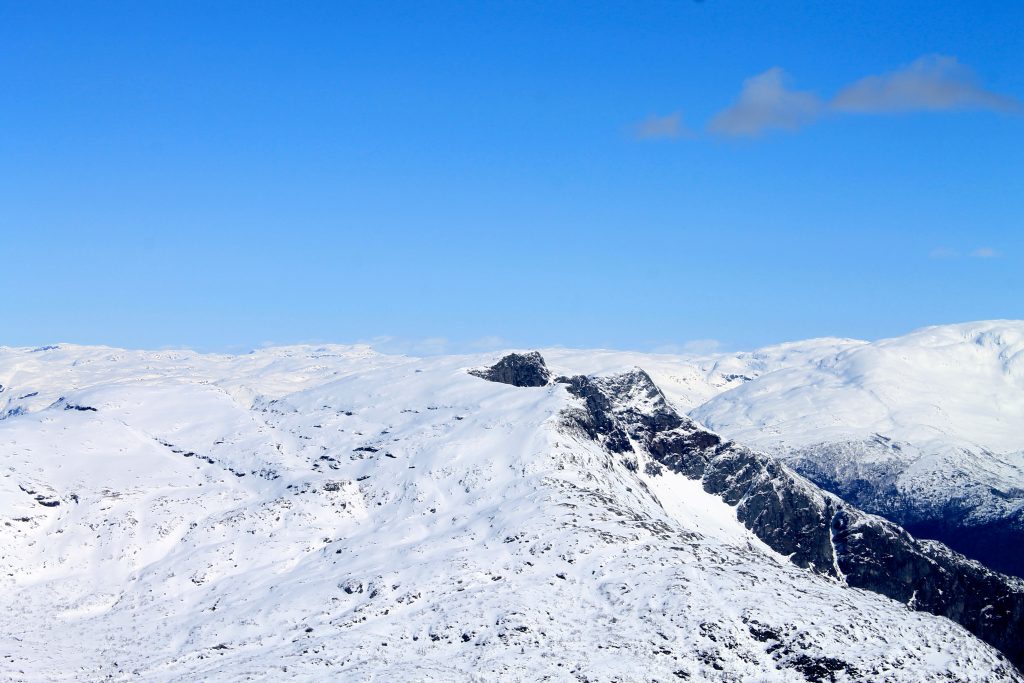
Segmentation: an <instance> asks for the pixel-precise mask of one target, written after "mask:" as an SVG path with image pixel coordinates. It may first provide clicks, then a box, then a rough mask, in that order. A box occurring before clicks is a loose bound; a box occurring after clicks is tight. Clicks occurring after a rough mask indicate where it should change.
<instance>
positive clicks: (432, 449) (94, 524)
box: [0, 345, 1024, 682]
mask: <svg viewBox="0 0 1024 683" xmlns="http://www.w3.org/2000/svg"><path fill="white" fill-rule="evenodd" d="M552 359H554V360H552ZM549 360H550V361H552V370H553V371H554V372H555V373H556V374H559V375H561V376H564V377H569V378H572V379H571V380H570V381H569V382H568V383H562V384H555V383H550V384H549V383H545V384H544V385H542V386H523V387H521V386H515V384H516V382H512V383H511V384H508V383H502V382H492V381H484V380H482V379H481V378H479V377H477V376H474V375H472V374H470V373H469V372H468V371H467V370H469V369H472V368H479V367H482V366H485V365H490V364H491V362H492V361H493V357H492V358H483V357H441V358H432V359H418V358H408V357H401V356H384V355H379V354H376V353H374V352H372V351H371V350H369V349H367V348H362V347H290V348H282V349H265V350H261V351H258V352H254V353H252V354H249V355H246V356H212V355H200V354H194V353H188V352H130V351H122V350H118V349H109V348H86V347H73V346H65V345H60V346H57V347H48V348H41V349H37V350H28V349H0V384H2V385H3V392H2V393H0V401H3V406H4V407H3V413H4V414H5V415H6V417H5V418H4V419H3V420H0V462H2V464H3V469H2V476H0V503H2V510H3V519H2V524H0V583H2V589H0V632H2V633H3V634H4V635H5V638H4V639H3V640H2V641H0V679H3V680H10V681H39V680H46V681H108V680H115V681H116V680H133V681H242V680H252V679H264V680H266V679H270V680H309V681H313V680H324V679H326V678H333V679H339V680H367V679H376V680H389V681H390V680H396V681H405V680H409V681H423V680H435V681H453V680H531V681H532V680H544V679H546V680H556V681H561V680H566V681H583V680H586V681H632V680H637V679H638V678H642V679H644V680H660V681H670V680H691V681H735V680H758V681H832V680H835V681H934V680H949V681H992V682H995V681H1020V680H1024V679H1022V678H1021V676H1020V675H1019V674H1018V672H1017V670H1016V669H1015V668H1014V666H1013V665H1012V664H1011V663H1010V662H1009V661H1008V660H1007V659H1006V658H1005V657H1004V656H1003V655H1001V654H1000V653H999V652H998V651H997V650H996V649H995V648H993V647H992V646H990V645H988V644H987V643H985V642H983V641H982V640H979V639H978V638H976V637H974V636H973V635H971V634H970V633H969V632H968V631H967V630H965V629H964V628H963V627H962V626H960V625H959V624H958V623H955V622H954V621H952V620H950V619H947V618H944V617H940V616H935V615H933V614H931V613H929V612H928V611H915V610H912V609H907V606H908V605H910V606H911V607H915V606H918V605H917V604H916V601H918V600H921V599H924V598H926V597H927V596H922V595H912V596H911V597H910V598H908V599H907V600H905V601H904V600H902V596H901V597H900V600H899V601H897V600H893V599H890V598H889V597H886V596H885V595H883V594H881V593H878V592H873V591H872V590H858V589H855V588H851V587H849V586H847V585H846V584H845V583H844V580H845V581H849V582H851V583H853V579H851V577H852V576H854V572H853V571H852V570H853V569H855V568H856V567H855V565H856V564H857V563H858V562H860V560H859V559H857V558H860V557H862V556H863V557H866V561H865V563H864V564H865V566H869V567H870V566H871V565H870V564H869V563H870V562H872V561H875V560H876V559H877V556H875V555H873V554H870V552H871V551H872V550H873V549H874V548H875V545H874V541H872V542H870V543H868V542H862V541H860V540H858V539H856V538H853V536H855V534H853V533H848V532H850V530H856V529H858V528H863V529H864V530H865V531H864V533H865V536H866V537H868V536H870V533H869V532H872V530H874V529H881V530H883V531H884V530H890V529H892V530H894V533H897V532H898V530H895V527H892V526H891V525H886V524H885V523H884V522H882V521H881V520H877V518H872V517H868V516H863V515H860V516H858V513H856V512H855V511H854V510H852V509H851V508H849V507H848V506H844V507H843V508H842V510H845V511H849V514H850V515H851V517H850V520H851V521H850V523H849V524H846V526H845V527H844V526H842V525H837V524H833V525H832V526H828V525H826V526H825V527H824V532H823V528H822V525H821V524H820V521H821V513H822V510H823V509H824V508H823V507H822V506H825V505H826V504H829V502H830V501H831V504H832V505H833V506H836V509H838V507H837V506H838V502H836V501H838V499H836V498H834V497H832V496H830V495H829V494H825V493H822V492H821V491H819V490H818V489H816V488H815V487H814V486H813V485H811V484H809V483H808V482H806V481H805V480H802V479H800V478H799V477H797V476H796V475H793V474H791V473H790V472H789V471H788V470H786V469H785V468H784V467H782V466H779V465H777V463H775V461H773V460H771V459H770V458H768V457H767V456H762V455H760V454H757V453H754V452H753V451H748V450H746V449H742V448H739V447H735V446H732V445H730V444H728V443H725V442H722V441H720V440H717V439H718V437H716V436H715V435H713V434H711V433H709V432H707V431H706V430H704V429H703V428H701V427H700V426H699V425H696V424H695V423H693V422H691V421H690V420H688V419H687V418H685V416H682V415H681V414H679V413H678V412H677V411H675V410H674V409H672V408H671V407H670V406H669V405H668V404H667V402H666V401H665V398H664V396H663V395H662V393H661V392H660V391H659V390H658V387H656V386H654V385H653V383H650V382H649V381H648V380H645V377H646V374H645V373H641V372H639V371H628V372H626V373H622V372H611V373H609V372H606V370H608V366H609V365H612V364H613V362H612V360H610V357H609V356H607V355H602V354H601V353H596V354H591V353H578V354H575V355H574V354H572V353H569V352H560V353H559V354H556V355H554V356H552V357H551V358H549ZM651 360H652V364H651V367H652V368H655V370H656V371H658V372H661V371H664V370H665V369H666V368H669V370H668V372H667V373H666V375H665V377H666V382H665V384H666V385H667V386H670V387H671V388H672V389H673V390H674V391H676V392H678V393H682V392H683V391H684V390H685V391H688V392H691V393H692V395H697V394H700V393H701V392H703V391H705V389H703V388H701V386H696V385H694V387H691V388H686V387H683V386H682V383H681V381H680V382H675V381H674V380H673V379H672V378H673V377H677V378H683V377H688V376H690V375H689V374H688V373H689V372H690V371H689V370H687V369H686V367H685V366H683V365H679V366H678V367H679V370H678V373H679V374H676V372H677V370H676V369H674V368H675V367H676V366H671V364H670V362H669V359H665V358H661V359H651ZM670 366H671V367H670ZM594 373H597V374H594ZM730 381H732V380H730ZM736 381H742V380H736ZM520 383H522V382H520ZM534 383H536V382H534ZM659 383H660V382H659ZM68 406H77V408H75V407H71V408H69V407H68ZM595 406H596V409H595ZM776 468H777V469H776ZM776 489H777V491H781V492H788V493H786V496H783V497H782V498H781V499H780V500H782V501H791V503H789V502H784V503H778V502H773V501H775V499H774V498H773V496H774V495H775V491H776ZM790 507H792V509H790ZM798 508H799V509H798ZM773 516H774V518H775V522H772V518H773ZM835 518H836V519H839V517H838V516H836V517H835ZM775 523H781V524H782V525H783V526H784V528H785V529H786V532H785V534H782V533H778V534H773V533H772V529H773V528H774V527H773V524H775ZM858 525H860V526H858ZM829 529H832V531H829ZM793 534H795V538H796V539H797V541H796V544H795V545H794V546H792V552H790V549H789V547H788V546H781V545H780V544H781V543H783V542H785V540H786V539H784V538H782V536H783V535H785V536H786V537H789V536H790V535H793ZM843 534H846V535H845V536H844V535H843ZM901 538H902V537H900V538H897V539H896V541H894V547H895V548H896V550H898V551H899V552H901V553H902V552H904V550H903V548H904V546H902V545H900V544H901V543H903V541H902V540H901ZM821 539H828V545H827V546H826V545H822V544H823V543H825V541H823V540H821ZM907 542H908V543H912V544H913V543H916V544H917V545H912V546H911V547H912V548H915V549H916V548H923V550H922V552H924V553H925V562H946V564H940V565H936V566H937V569H936V571H938V570H939V569H942V570H945V569H947V568H948V567H951V566H954V564H955V562H959V561H960V559H959V558H956V557H955V556H953V555H952V554H949V555H950V557H952V558H953V559H952V560H943V559H942V556H944V555H945V554H946V553H947V551H942V550H941V549H939V548H938V547H937V546H935V547H933V546H929V545H927V544H923V543H919V542H914V541H907ZM773 544H774V545H780V547H783V550H782V551H781V552H780V551H778V550H776V549H775V548H774V545H773ZM842 544H845V545H844V546H843V547H844V548H847V549H845V550H842V551H839V550H838V549H839V548H840V545H842ZM830 548H831V549H836V550H834V552H835V556H834V558H833V559H834V560H835V564H834V565H833V564H830V563H829V561H828V559H829V557H828V551H829V549H830ZM907 552H909V551H907ZM858 553H869V554H868V555H866V556H864V555H858ZM844 558H847V559H844ZM958 571H959V570H958ZM844 576H845V579H844V578H843V577H844ZM865 581H867V579H865ZM901 585H902V584H901ZM1003 597H1004V598H1006V599H1011V598H1012V594H1008V595H1006V596H1003ZM924 609H930V608H928V607H924ZM964 609H965V610H967V609H969V608H968V607H966V606H965V608H964ZM982 635H984V634H982Z"/></svg>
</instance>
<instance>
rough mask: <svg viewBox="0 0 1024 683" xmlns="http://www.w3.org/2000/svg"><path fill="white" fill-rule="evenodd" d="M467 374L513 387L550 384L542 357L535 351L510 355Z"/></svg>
mask: <svg viewBox="0 0 1024 683" xmlns="http://www.w3.org/2000/svg"><path fill="white" fill-rule="evenodd" d="M469 374H471V375H474V376H476V377H481V378H483V379H486V380H489V381H491V382H500V383H501V384H511V385H512V386H514V387H543V386H546V385H548V384H549V383H550V382H551V372H550V371H549V370H548V367H547V365H546V364H545V363H544V357H543V356H541V355H540V354H539V353H538V352H536V351H531V352H529V353H510V354H508V355H507V356H505V357H504V358H502V359H501V360H499V361H498V362H497V363H495V364H494V365H492V366H491V367H489V368H483V369H480V370H470V371H469Z"/></svg>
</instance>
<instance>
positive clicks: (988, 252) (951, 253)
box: [928, 247, 1000, 259]
mask: <svg viewBox="0 0 1024 683" xmlns="http://www.w3.org/2000/svg"><path fill="white" fill-rule="evenodd" d="M928 256H929V258H933V259H956V258H960V252H959V251H957V250H956V249H950V248H949V247H938V248H936V249H932V250H931V252H930V253H929V254H928ZM967 256H970V257H971V258H981V259H989V258H998V257H999V256H1000V253H999V252H998V251H996V250H995V249H993V248H992V247H978V248H977V249H974V250H973V251H970V252H968V253H967Z"/></svg>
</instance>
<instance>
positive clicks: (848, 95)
mask: <svg viewBox="0 0 1024 683" xmlns="http://www.w3.org/2000/svg"><path fill="white" fill-rule="evenodd" d="M830 106H831V108H832V109H834V110H836V111H840V112H848V113H855V114H886V113H895V112H906V111H946V110H956V109H988V110H992V111H1000V112H1007V111H1014V110H1017V109H1019V108H1020V102H1018V101H1017V100H1015V99H1013V98H1012V97H1007V96H1005V95H1000V94H999V93H995V92H992V91H991V90H987V89H985V88H984V87H983V86H982V85H981V83H980V82H979V79H978V77H977V75H976V74H975V73H974V72H973V71H972V70H971V69H970V68H968V67H967V66H965V65H963V64H961V63H960V62H958V61H957V59H956V57H948V56H944V55H925V56H924V57H920V58H918V59H916V60H914V61H913V62H911V63H910V64H908V65H907V66H904V67H903V68H900V69H897V70H895V71H891V72H889V73H885V74H881V75H876V76H867V77H865V78H862V79H860V80H859V81H856V82H854V83H852V84H850V85H848V86H847V87H845V88H843V89H842V90H841V91H840V92H839V94H838V95H836V97H835V99H833V100H832V102H831V105H830Z"/></svg>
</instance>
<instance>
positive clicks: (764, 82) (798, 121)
mask: <svg viewBox="0 0 1024 683" xmlns="http://www.w3.org/2000/svg"><path fill="white" fill-rule="evenodd" d="M787 80H788V79H787V76H786V73H785V72H784V71H783V70H782V69H781V68H779V67H777V66H776V67H773V68H771V69H768V70H767V71H765V72H764V73H762V74H758V75H757V76H753V77H751V78H748V79H747V80H745V81H744V82H743V88H742V90H741V91H740V96H739V98H738V99H737V100H736V102H735V104H733V105H732V106H730V107H728V108H727V109H724V110H722V111H721V112H719V113H718V114H716V115H715V117H714V118H713V119H711V123H710V124H708V130H710V131H711V132H712V133H718V134H720V135H729V136H752V135H758V134H760V133H761V132H763V131H765V130H769V129H773V128H774V129H785V130H796V129H797V128H800V127H801V126H803V125H806V124H808V123H810V122H812V121H813V120H814V119H815V118H817V117H818V115H819V113H820V112H821V108H822V105H821V100H819V99H818V96H817V95H815V94H814V93H811V92H803V91H797V90H789V89H787V87H786V81H787Z"/></svg>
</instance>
